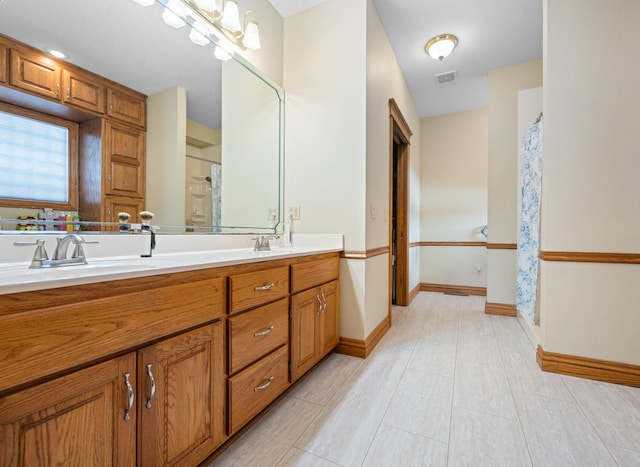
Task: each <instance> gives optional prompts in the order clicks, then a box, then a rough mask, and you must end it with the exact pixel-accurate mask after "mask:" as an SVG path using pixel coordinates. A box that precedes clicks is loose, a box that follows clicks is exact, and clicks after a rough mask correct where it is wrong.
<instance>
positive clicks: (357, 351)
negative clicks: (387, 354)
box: [336, 317, 391, 358]
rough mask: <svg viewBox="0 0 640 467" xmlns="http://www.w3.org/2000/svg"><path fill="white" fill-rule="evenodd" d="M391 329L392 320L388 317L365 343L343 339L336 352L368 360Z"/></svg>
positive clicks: (347, 338)
mask: <svg viewBox="0 0 640 467" xmlns="http://www.w3.org/2000/svg"><path fill="white" fill-rule="evenodd" d="M390 328H391V320H390V319H389V318H388V317H387V318H385V319H384V320H383V321H382V322H381V323H380V324H378V325H377V326H376V328H375V329H374V330H373V331H372V332H371V334H369V335H368V336H367V338H366V339H365V340H364V341H362V340H359V339H351V338H349V337H341V338H340V342H338V346H337V347H336V352H338V353H341V354H345V355H351V356H352V357H359V358H367V357H368V356H369V354H371V352H372V351H373V349H375V348H376V346H377V345H378V343H379V342H380V339H382V337H383V336H384V335H385V334H386V333H387V331H388V330H389V329H390Z"/></svg>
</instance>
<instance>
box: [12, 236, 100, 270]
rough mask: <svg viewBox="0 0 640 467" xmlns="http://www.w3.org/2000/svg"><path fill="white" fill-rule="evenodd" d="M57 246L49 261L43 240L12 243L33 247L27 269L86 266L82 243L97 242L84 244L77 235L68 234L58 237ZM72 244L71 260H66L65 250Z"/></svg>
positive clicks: (82, 239)
mask: <svg viewBox="0 0 640 467" xmlns="http://www.w3.org/2000/svg"><path fill="white" fill-rule="evenodd" d="M56 240H57V241H58V244H57V245H56V249H55V251H54V252H53V258H52V259H49V255H48V254H47V250H46V249H45V247H44V240H36V241H35V242H14V243H13V244H14V246H29V245H35V247H36V251H35V253H34V254H33V258H32V259H31V264H30V265H29V269H40V268H56V267H59V266H73V265H76V264H87V258H86V257H85V255H84V250H83V249H82V244H83V243H98V242H85V240H84V238H82V237H81V236H80V235H77V234H73V233H72V234H68V235H65V236H64V237H58V238H57V239H56ZM72 243H73V244H74V245H75V248H74V249H73V253H72V254H71V258H67V250H68V249H69V245H70V244H72Z"/></svg>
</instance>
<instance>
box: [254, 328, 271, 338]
mask: <svg viewBox="0 0 640 467" xmlns="http://www.w3.org/2000/svg"><path fill="white" fill-rule="evenodd" d="M273 330H274V326H269V327H268V328H267V329H265V330H264V331H259V332H254V333H253V337H259V336H266V335H267V334H269V333H270V332H271V331H273Z"/></svg>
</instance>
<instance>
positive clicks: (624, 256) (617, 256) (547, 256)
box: [539, 251, 640, 264]
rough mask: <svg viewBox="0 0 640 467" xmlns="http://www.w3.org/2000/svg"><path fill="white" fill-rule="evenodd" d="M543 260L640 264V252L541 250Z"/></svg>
mask: <svg viewBox="0 0 640 467" xmlns="http://www.w3.org/2000/svg"><path fill="white" fill-rule="evenodd" d="M539 256H540V259H541V260H543V261H562V262H567V263H611V264H640V253H603V252H586V251H541V252H540V255H539Z"/></svg>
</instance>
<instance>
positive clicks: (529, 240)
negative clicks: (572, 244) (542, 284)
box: [516, 118, 542, 323]
mask: <svg viewBox="0 0 640 467" xmlns="http://www.w3.org/2000/svg"><path fill="white" fill-rule="evenodd" d="M523 146H524V158H523V164H522V206H521V222H520V234H519V238H518V274H517V286H516V307H517V309H518V311H519V312H520V313H521V314H522V316H524V317H525V319H527V320H528V321H529V322H531V323H534V320H535V318H534V316H535V308H536V288H537V283H538V250H539V240H540V195H541V190H542V119H541V118H539V119H538V121H537V122H536V123H534V124H533V125H532V126H531V128H529V132H528V133H527V134H526V135H525V136H524V138H523Z"/></svg>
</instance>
